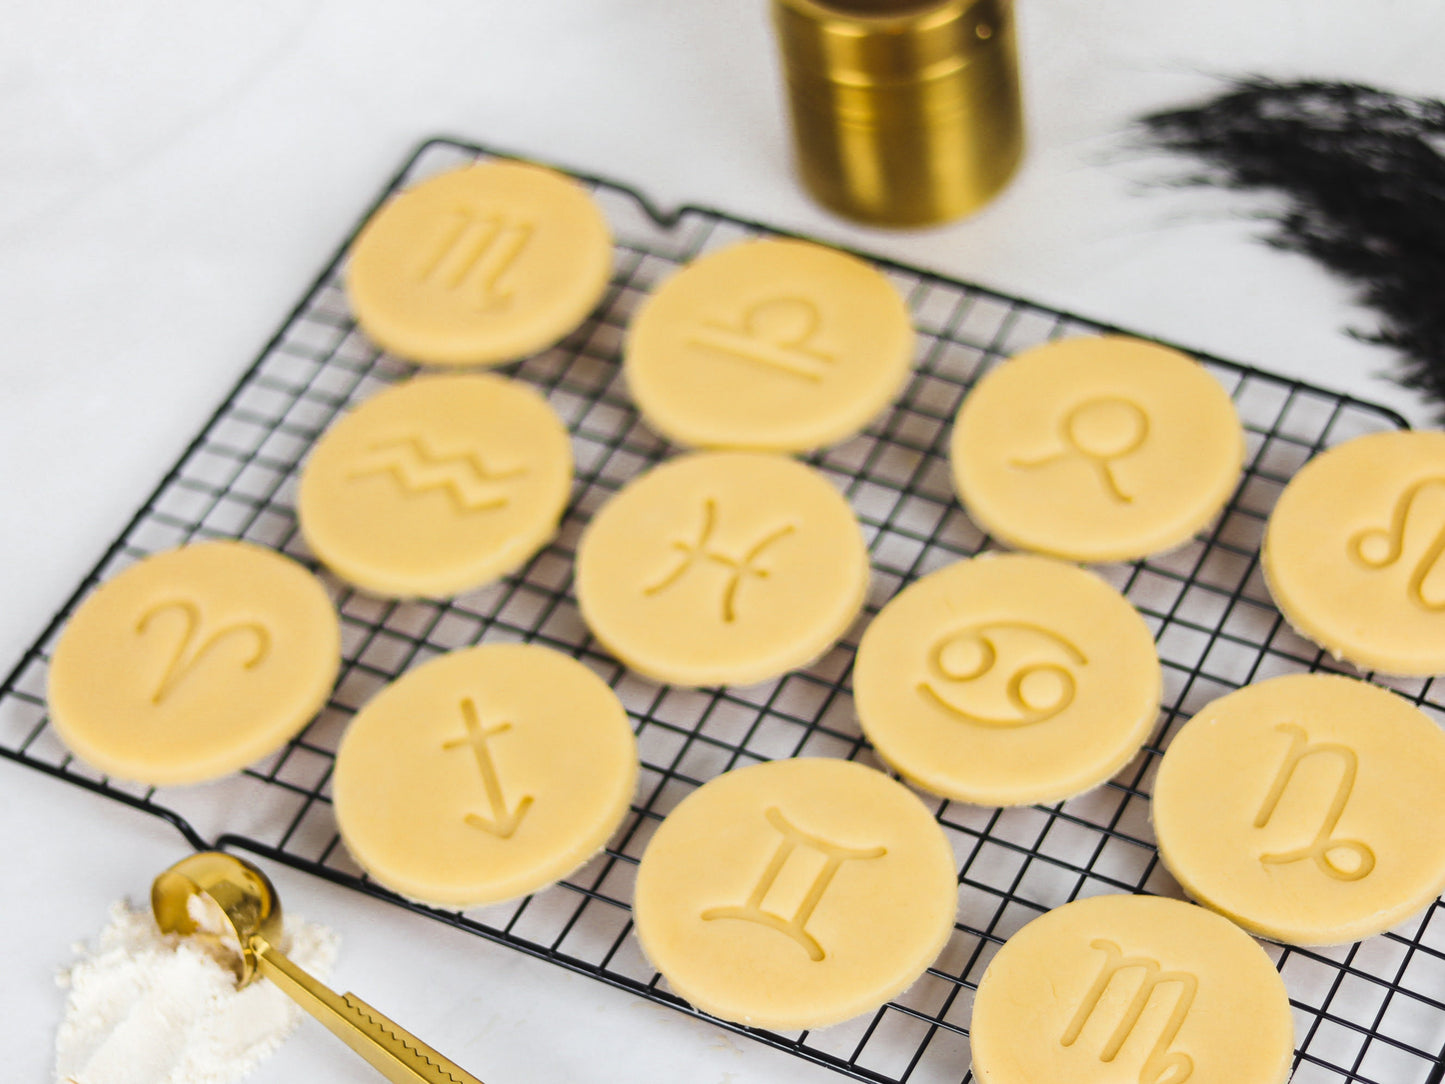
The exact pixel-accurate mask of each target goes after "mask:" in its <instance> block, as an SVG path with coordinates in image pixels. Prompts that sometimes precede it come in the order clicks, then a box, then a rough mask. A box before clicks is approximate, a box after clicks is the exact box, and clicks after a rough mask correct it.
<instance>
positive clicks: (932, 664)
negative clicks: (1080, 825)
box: [853, 554, 1161, 805]
mask: <svg viewBox="0 0 1445 1084" xmlns="http://www.w3.org/2000/svg"><path fill="white" fill-rule="evenodd" d="M1160 691H1161V676H1160V669H1159V656H1158V654H1157V652H1156V651H1155V648H1154V638H1153V636H1152V635H1151V634H1150V632H1149V629H1148V627H1147V626H1146V625H1145V624H1144V621H1143V619H1142V618H1141V617H1140V616H1139V614H1138V613H1137V612H1136V611H1135V609H1134V608H1133V607H1132V606H1130V605H1129V603H1128V601H1127V600H1125V599H1124V597H1123V596H1122V595H1120V594H1119V592H1118V591H1116V590H1114V588H1112V587H1110V586H1109V585H1108V584H1107V583H1105V582H1104V581H1103V580H1101V579H1100V578H1099V577H1098V576H1096V575H1094V574H1093V573H1092V572H1086V571H1084V570H1083V569H1081V568H1079V567H1077V566H1076V565H1070V564H1065V563H1063V562H1061V561H1055V560H1053V559H1051V558H1048V557H1034V556H1027V555H1021V554H1011V555H985V556H982V557H976V558H974V559H973V560H969V561H960V562H958V563H957V564H953V565H949V566H947V567H946V568H942V569H939V570H938V571H937V572H934V573H932V574H931V575H929V576H926V577H924V578H923V579H921V580H919V581H918V582H917V583H914V584H912V585H910V586H909V587H908V588H906V589H905V590H904V591H902V592H901V593H899V594H898V595H897V596H895V597H894V598H893V600H892V601H891V602H889V603H888V605H886V606H885V607H884V608H883V610H882V612H881V613H879V615H878V616H877V617H876V618H875V619H874V620H873V622H872V624H870V625H869V626H868V628H867V630H866V631H865V632H864V634H863V640H862V643H861V644H860V645H859V647H858V660H857V663H856V664H855V666H854V671H853V696H854V702H855V704H856V706H857V710H858V718H859V721H860V722H861V723H862V724H863V731H864V733H865V734H867V736H868V740H869V741H871V742H872V743H873V745H874V747H875V748H876V749H877V750H878V752H879V754H880V755H881V756H882V757H883V758H884V759H885V760H887V761H888V763H889V764H891V765H892V766H893V767H894V768H895V769H897V770H898V771H899V772H900V773H901V774H902V775H904V776H906V777H907V778H908V779H909V780H910V781H912V782H913V783H916V784H917V785H918V786H920V787H922V788H923V789H925V790H929V791H932V792H933V793H935V794H941V795H943V796H944V797H947V798H957V799H960V800H962V801H965V802H977V803H979V804H981V805H1022V804H1026V803H1029V802H1056V801H1059V800H1061V799H1063V798H1068V797H1072V796H1073V795H1075V794H1079V793H1081V792H1082V791H1085V790H1088V789H1089V788H1090V787H1093V786H1095V785H1096V784H1098V783H1102V782H1103V781H1104V780H1106V779H1108V778H1109V777H1110V776H1112V775H1113V774H1114V773H1115V772H1117V771H1118V770H1119V769H1120V768H1122V767H1123V766H1124V765H1125V764H1126V763H1128V761H1129V759H1130V758H1131V757H1133V756H1134V754H1135V753H1136V752H1137V751H1138V749H1139V746H1140V745H1141V744H1142V743H1143V741H1144V739H1145V738H1146V737H1148V735H1149V732H1150V730H1151V729H1152V727H1153V726H1154V721H1155V717H1156V716H1157V714H1158V711H1159V697H1160Z"/></svg>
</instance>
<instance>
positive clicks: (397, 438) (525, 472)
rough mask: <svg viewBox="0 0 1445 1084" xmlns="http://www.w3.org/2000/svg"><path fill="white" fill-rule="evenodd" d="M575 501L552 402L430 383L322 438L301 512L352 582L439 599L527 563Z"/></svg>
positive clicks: (443, 381) (387, 398) (460, 381)
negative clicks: (571, 495)
mask: <svg viewBox="0 0 1445 1084" xmlns="http://www.w3.org/2000/svg"><path fill="white" fill-rule="evenodd" d="M571 489H572V446H571V442H570V440H569V438H568V435H567V430H566V428H565V427H564V426H563V424H562V421H561V419H560V418H558V417H557V414H556V412H555V411H553V409H552V408H551V406H550V405H549V404H548V403H547V401H546V400H545V399H543V398H542V396H540V395H539V394H537V393H536V392H535V391H533V390H532V389H531V388H529V387H527V386H526V385H525V384H522V383H519V382H517V381H514V380H507V379H505V378H503V377H499V376H494V375H491V374H485V373H479V374H466V375H461V374H458V375H451V376H426V377H419V378H417V379H415V380H411V381H408V382H406V383H404V384H398V385H396V386H394V387H391V388H388V389H387V390H385V391H383V392H381V393H380V394H379V395H376V396H373V397H372V398H371V399H368V400H367V401H366V402H364V403H362V404H361V406H359V407H358V408H357V409H356V410H354V411H352V412H351V413H350V414H348V415H346V416H345V417H343V418H342V419H341V420H340V421H338V422H337V423H336V424H335V425H334V426H332V427H331V429H329V430H328V431H327V432H326V433H325V435H323V436H322V438H321V439H320V440H319V441H318V442H317V444H316V447H315V448H314V449H313V450H312V452H311V456H310V458H309V459H308V460H307V461H306V464H305V467H304V468H303V470H302V474H301V486H300V491H299V493H298V496H297V508H296V511H297V516H298V519H299V521H300V527H301V533H302V535H303V537H305V539H306V543H307V545H309V546H310V547H311V550H312V552H313V553H315V554H316V556H317V557H319V558H320V559H321V561H322V562H323V563H324V564H325V565H326V566H327V567H328V568H330V569H331V571H333V572H335V573H336V574H337V575H338V576H340V577H341V578H342V579H345V580H347V581H349V582H351V583H353V584H355V585H356V586H357V587H359V588H361V589H362V590H363V591H367V592H369V593H371V594H374V595H381V596H385V597H395V598H409V597H415V596H421V597H426V598H437V597H441V596H445V595H451V594H456V593H458V592H461V591H465V590H468V589H470V588H473V587H480V586H481V585H483V584H485V583H488V582H490V581H492V580H494V579H496V578H497V577H499V576H503V575H506V574H507V573H509V572H512V571H514V570H515V569H517V568H518V567H520V566H521V565H522V564H524V563H525V562H526V561H528V560H529V559H530V558H531V557H532V556H533V555H534V554H535V553H536V552H537V551H538V550H539V549H541V548H542V546H543V545H545V544H546V542H547V541H548V540H549V539H550V538H551V537H552V535H553V534H554V533H555V531H556V529H557V522H558V520H559V519H560V518H561V515H562V510H563V509H564V508H565V507H566V503H567V498H568V496H569V495H570V494H571Z"/></svg>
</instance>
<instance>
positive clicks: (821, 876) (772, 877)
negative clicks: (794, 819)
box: [702, 806, 888, 963]
mask: <svg viewBox="0 0 1445 1084" xmlns="http://www.w3.org/2000/svg"><path fill="white" fill-rule="evenodd" d="M764 816H766V817H767V819H768V823H769V824H771V825H772V826H773V827H774V828H776V829H777V830H778V832H779V833H780V834H781V835H782V837H783V838H782V839H780V840H779V841H778V848H777V850H775V851H774V852H773V856H772V858H770V859H769V860H768V864H767V868H765V869H764V870H763V873H762V876H761V877H759V878H758V882H757V884H756V885H754V886H753V890H752V892H751V893H750V894H749V896H748V900H747V902H746V903H744V904H743V905H742V906H740V907H739V906H733V907H710V908H708V909H707V910H706V911H704V912H703V913H702V919H703V921H704V922H712V921H715V920H717V919H720V918H737V919H742V920H743V921H745V922H756V923H758V924H759V925H762V926H767V927H768V928H770V929H774V930H777V931H778V932H779V933H785V934H787V935H788V936H789V937H791V938H792V939H793V940H794V941H796V942H797V943H798V944H799V945H800V946H802V948H803V950H804V951H805V952H806V953H807V954H808V959H810V960H812V961H814V962H815V963H816V962H817V961H819V960H822V959H823V958H824V957H825V956H826V955H827V954H826V953H825V952H824V951H823V946H822V945H820V944H818V942H817V940H816V939H815V938H814V937H813V935H812V934H810V933H809V932H808V929H807V927H808V920H809V919H810V918H812V917H813V912H814V911H816V910H817V908H818V902H819V901H820V900H821V899H822V898H823V893H825V892H827V891H828V886H829V885H830V884H832V883H833V878H834V877H835V876H836V875H837V873H838V868H839V867H840V866H841V865H842V864H843V863H844V862H852V861H860V860H866V859H869V858H881V857H883V855H885V854H887V853H888V851H887V848H884V847H863V848H859V847H842V846H839V845H838V844H836V843H829V842H828V841H827V840H826V839H823V838H821V837H819V836H815V835H812V834H811V833H809V832H804V831H803V830H802V829H801V828H797V827H794V826H793V825H792V824H790V823H788V819H787V818H786V817H784V816H783V812H782V810H780V809H778V808H777V807H776V806H774V807H772V808H770V809H768V810H767V812H766V813H765V814H764ZM799 847H806V848H811V849H812V850H813V851H816V852H817V853H818V854H820V855H822V856H823V858H824V862H823V866H822V868H821V869H819V870H818V872H817V874H816V876H814V878H813V881H812V883H811V884H810V885H809V886H808V891H807V892H806V893H805V894H804V896H803V898H802V900H801V901H800V902H799V903H798V906H797V907H796V908H794V910H793V913H792V915H790V916H789V917H787V918H784V917H783V916H782V915H779V914H776V913H774V912H772V911H765V910H763V901H764V900H766V899H767V895H768V893H769V892H770V891H771V890H772V887H773V882H775V881H776V880H777V879H778V874H779V873H781V872H782V870H783V867H784V866H785V865H786V864H787V862H788V859H789V858H791V857H792V855H793V852H794V851H796V850H797V849H798V848H799Z"/></svg>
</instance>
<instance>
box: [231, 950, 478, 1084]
mask: <svg viewBox="0 0 1445 1084" xmlns="http://www.w3.org/2000/svg"><path fill="white" fill-rule="evenodd" d="M251 950H252V951H253V952H254V953H255V954H256V964H257V968H258V970H259V971H260V972H261V974H262V975H265V976H266V978H268V979H270V980H271V981H272V982H274V983H275V984H276V985H277V986H279V987H280V988H281V989H282V990H284V991H285V992H286V993H287V994H288V995H289V996H290V997H291V999H292V1000H293V1001H295V1002H296V1003H297V1004H298V1005H300V1006H301V1007H302V1008H303V1009H305V1010H306V1011H307V1012H309V1013H310V1014H311V1015H312V1016H314V1017H316V1019H318V1020H320V1021H321V1022H322V1023H323V1024H325V1025H326V1027H327V1029H328V1030H330V1031H331V1033H332V1034H333V1035H335V1036H336V1037H337V1038H339V1039H340V1040H341V1041H342V1042H344V1043H345V1044H346V1045H347V1046H349V1047H351V1049H352V1050H355V1051H356V1052H357V1053H358V1054H360V1055H361V1056H362V1057H363V1058H365V1059H366V1060H367V1061H368V1062H369V1063H370V1064H371V1065H372V1067H373V1068H375V1069H376V1070H377V1071H378V1072H380V1073H381V1075H382V1076H384V1077H386V1079H387V1080H389V1081H391V1082H392V1084H482V1082H481V1081H480V1080H478V1079H477V1078H476V1077H474V1076H472V1075H471V1074H470V1073H468V1072H467V1071H466V1070H465V1069H463V1068H461V1067H460V1066H459V1065H457V1064H456V1063H455V1062H452V1061H449V1060H448V1059H447V1058H444V1057H443V1056H442V1055H441V1054H438V1053H437V1052H436V1051H435V1050H433V1049H432V1048H431V1047H429V1046H427V1045H426V1043H424V1042H422V1041H421V1040H420V1039H418V1038H417V1037H416V1036H415V1035H413V1034H412V1033H411V1032H409V1031H407V1030H406V1029H405V1028H402V1027H400V1026H398V1025H397V1024H394V1023H393V1022H392V1021H390V1020H388V1019H387V1018H386V1017H385V1016H383V1015H382V1014H381V1013H379V1012H377V1011H376V1010H375V1009H373V1008H372V1007H371V1006H370V1005H368V1004H367V1003H366V1002H364V1001H362V1000H361V999H360V998H359V997H357V996H356V995H355V994H349V993H348V994H341V995H337V994H336V993H334V992H333V991H331V990H329V989H327V988H326V987H325V986H323V985H321V983H319V982H317V981H316V980H315V979H314V978H312V977H311V976H310V975H308V974H307V973H306V972H305V971H303V970H302V969H301V968H299V967H297V966H296V965H295V964H294V963H292V962H291V961H290V960H288V959H287V958H286V956H285V955H284V954H283V953H281V952H280V951H279V950H278V949H276V948H275V947H274V946H272V945H271V943H270V942H269V941H267V940H266V939H265V938H264V937H261V936H260V935H259V934H258V935H253V936H252V938H251Z"/></svg>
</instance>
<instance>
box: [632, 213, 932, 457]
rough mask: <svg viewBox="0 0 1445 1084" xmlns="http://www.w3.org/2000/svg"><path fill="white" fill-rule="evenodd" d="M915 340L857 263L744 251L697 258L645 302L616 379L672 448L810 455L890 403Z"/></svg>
mask: <svg viewBox="0 0 1445 1084" xmlns="http://www.w3.org/2000/svg"><path fill="white" fill-rule="evenodd" d="M913 339H914V335H913V325H912V322H911V320H910V318H909V315H908V309H907V306H906V305H905V304H904V301H903V298H902V297H901V296H900V295H899V293H898V291H897V290H896V289H894V287H893V285H892V284H891V283H890V282H889V281H888V280H887V279H886V278H885V277H884V276H883V274H882V273H881V272H879V271H878V270H876V269H875V268H873V267H871V266H870V265H868V264H866V263H864V262H863V261H862V260H860V259H858V258H856V257H854V256H849V255H847V254H845V253H842V252H838V251H837V250H835V249H831V248H826V247H824V246H822V245H817V244H812V243H810V242H806V241H791V240H762V241H745V242H742V243H740V244H735V245H730V246H729V247H727V248H723V249H718V250H717V251H715V252H711V253H708V254H707V255H705V256H703V257H701V258H699V259H698V260H695V261H694V262H693V263H691V264H689V265H688V266H687V267H685V268H684V269H683V270H682V271H680V272H679V273H678V274H677V275H675V276H673V277H672V278H671V279H669V280H667V281H666V282H664V283H663V284H662V285H661V286H660V287H658V289H657V290H656V291H655V292H654V293H653V294H652V295H651V296H650V297H649V298H648V299H647V300H646V302H644V303H643V305H642V307H641V308H640V309H639V310H638V312H637V315H636V316H635V317H634V319H633V321H632V324H631V327H630V328H629V329H628V334H627V348H626V360H625V367H624V373H625V374H626V378H627V386H628V389H629V390H630V391H631V393H632V397H633V399H634V400H635V401H636V403H637V406H638V409H639V410H641V411H642V415H643V417H644V418H645V419H646V420H647V423H648V424H649V425H650V426H652V428H654V429H655V430H657V431H658V432H659V433H661V434H662V435H663V436H665V437H667V438H668V439H669V440H672V441H675V442H677V443H679V444H684V445H687V446H689V447H694V448H735V449H742V448H745V449H751V450H756V451H780V452H796V451H807V450H811V449H813V448H818V447H821V446H823V445H826V444H832V443H834V442H835V441H839V440H842V439H844V438H845V437H849V436H852V435H853V434H854V433H856V432H858V431H859V430H860V429H862V428H863V426H864V425H866V424H867V423H868V421H869V420H870V419H871V418H872V417H873V416H874V415H875V414H877V413H878V412H879V411H881V410H882V409H883V408H884V407H885V406H887V405H888V403H889V402H890V401H891V400H892V398H893V396H894V395H895V394H897V392H898V389H899V387H900V386H901V385H902V383H903V381H904V379H905V378H906V376H907V375H908V371H909V368H910V365H911V364H912V360H913Z"/></svg>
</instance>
